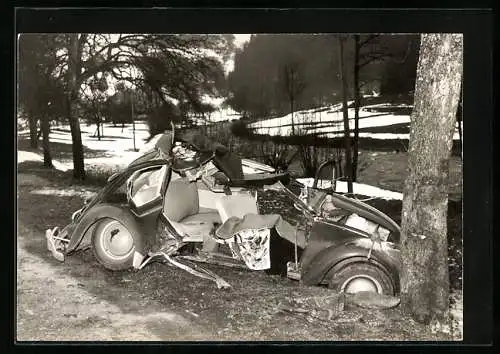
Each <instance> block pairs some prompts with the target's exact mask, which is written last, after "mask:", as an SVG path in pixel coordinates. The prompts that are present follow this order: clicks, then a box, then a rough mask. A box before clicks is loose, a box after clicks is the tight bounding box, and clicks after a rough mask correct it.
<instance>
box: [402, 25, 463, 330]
mask: <svg viewBox="0 0 500 354" xmlns="http://www.w3.org/2000/svg"><path fill="white" fill-rule="evenodd" d="M462 41H463V39H462V35H461V34H423V35H422V36H421V47H420V56H419V61H418V68H417V81H416V85H415V102H414V106H415V107H414V110H413V113H412V117H411V128H410V143H409V154H408V168H409V174H408V177H407V179H406V182H405V189H404V197H403V210H402V233H401V257H402V272H401V302H402V305H403V307H404V308H405V309H406V310H407V311H408V312H409V313H411V314H412V316H413V317H414V318H415V319H416V320H417V321H420V322H423V323H428V322H429V321H431V320H434V321H438V322H437V323H443V322H444V321H446V320H447V311H448V309H449V299H448V296H449V275H448V245H447V223H446V221H447V206H448V175H449V159H450V156H451V151H452V144H453V131H454V126H455V115H456V111H457V105H458V100H459V96H460V82H461V77H462V65H463V58H462V55H463V49H462Z"/></svg>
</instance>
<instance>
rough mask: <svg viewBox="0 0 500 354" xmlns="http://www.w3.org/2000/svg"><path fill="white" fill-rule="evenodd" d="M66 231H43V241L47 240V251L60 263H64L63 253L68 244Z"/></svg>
mask: <svg viewBox="0 0 500 354" xmlns="http://www.w3.org/2000/svg"><path fill="white" fill-rule="evenodd" d="M67 236H68V232H67V231H66V230H62V231H60V230H59V227H57V226H56V227H54V228H53V229H48V230H46V231H45V239H46V240H47V249H48V250H49V251H50V252H51V253H52V256H53V257H54V258H55V259H57V260H58V261H60V262H64V253H65V251H66V245H67V244H68V243H69V239H68V238H67Z"/></svg>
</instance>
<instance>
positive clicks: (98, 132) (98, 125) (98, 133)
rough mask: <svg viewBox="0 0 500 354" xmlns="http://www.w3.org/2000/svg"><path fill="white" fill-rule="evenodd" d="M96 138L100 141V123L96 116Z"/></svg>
mask: <svg viewBox="0 0 500 354" xmlns="http://www.w3.org/2000/svg"><path fill="white" fill-rule="evenodd" d="M96 125H97V140H99V141H101V123H100V122H99V118H97V123H96Z"/></svg>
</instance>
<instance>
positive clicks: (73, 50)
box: [66, 33, 85, 180]
mask: <svg viewBox="0 0 500 354" xmlns="http://www.w3.org/2000/svg"><path fill="white" fill-rule="evenodd" d="M69 36H70V41H69V61H68V64H69V65H68V71H69V85H68V86H69V92H68V95H67V101H66V110H67V114H68V121H69V126H70V129H71V140H72V143H73V144H72V150H73V177H75V178H76V179H79V180H83V179H85V165H84V162H83V145H82V133H81V131H80V121H79V120H78V116H77V115H76V112H75V103H76V100H77V99H78V87H77V85H78V84H77V78H78V74H79V72H80V65H79V63H80V50H79V46H78V34H77V33H72V34H69Z"/></svg>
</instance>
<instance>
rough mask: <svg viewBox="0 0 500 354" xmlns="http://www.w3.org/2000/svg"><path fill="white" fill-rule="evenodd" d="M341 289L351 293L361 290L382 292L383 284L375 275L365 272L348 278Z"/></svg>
mask: <svg viewBox="0 0 500 354" xmlns="http://www.w3.org/2000/svg"><path fill="white" fill-rule="evenodd" d="M340 291H343V292H345V293H351V294H353V293H357V292H360V291H370V292H375V293H379V294H381V293H382V286H381V285H380V283H379V282H378V281H377V280H376V279H374V278H373V277H371V276H369V275H366V274H363V275H356V276H353V277H351V278H349V279H347V280H346V281H345V282H344V284H342V287H341V289H340Z"/></svg>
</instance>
